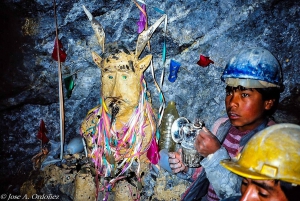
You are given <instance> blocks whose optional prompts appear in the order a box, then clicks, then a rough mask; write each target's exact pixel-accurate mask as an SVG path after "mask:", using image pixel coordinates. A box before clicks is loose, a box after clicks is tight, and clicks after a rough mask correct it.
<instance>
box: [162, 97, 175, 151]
mask: <svg viewBox="0 0 300 201" xmlns="http://www.w3.org/2000/svg"><path fill="white" fill-rule="evenodd" d="M178 118H179V115H178V111H177V109H176V103H175V102H174V101H170V102H169V103H168V105H167V107H166V109H165V111H164V114H163V117H162V121H161V125H160V128H159V131H160V139H159V142H158V145H159V150H162V149H167V150H168V151H171V152H172V151H175V148H176V143H175V142H174V141H173V139H172V135H171V128H172V124H173V122H174V121H175V120H176V119H178Z"/></svg>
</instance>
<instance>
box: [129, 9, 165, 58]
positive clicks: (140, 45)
mask: <svg viewBox="0 0 300 201" xmlns="http://www.w3.org/2000/svg"><path fill="white" fill-rule="evenodd" d="M166 16H167V15H166V14H164V15H163V16H162V17H161V18H160V19H158V20H157V21H156V22H155V23H154V24H153V25H152V26H151V27H150V28H149V29H148V30H145V31H143V32H142V33H141V34H140V35H139V37H138V40H137V43H136V49H135V55H136V57H139V56H140V54H141V53H142V51H143V50H144V48H145V46H146V44H147V42H148V41H149V40H150V38H151V36H152V34H153V33H154V31H155V30H156V28H157V27H158V26H159V25H160V23H161V22H162V21H163V20H164V19H165V18H166Z"/></svg>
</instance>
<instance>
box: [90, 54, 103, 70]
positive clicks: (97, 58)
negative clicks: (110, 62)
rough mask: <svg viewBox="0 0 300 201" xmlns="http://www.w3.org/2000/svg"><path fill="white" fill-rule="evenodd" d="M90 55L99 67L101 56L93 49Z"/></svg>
mask: <svg viewBox="0 0 300 201" xmlns="http://www.w3.org/2000/svg"><path fill="white" fill-rule="evenodd" d="M92 57H93V60H94V62H95V63H96V64H97V66H98V67H99V68H101V61H102V58H101V57H100V56H99V55H98V54H97V53H96V52H94V51H92Z"/></svg>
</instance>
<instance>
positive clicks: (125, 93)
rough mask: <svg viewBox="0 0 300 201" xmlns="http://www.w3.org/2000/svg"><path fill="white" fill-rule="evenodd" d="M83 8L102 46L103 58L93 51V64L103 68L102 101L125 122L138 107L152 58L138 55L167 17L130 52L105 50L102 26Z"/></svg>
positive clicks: (145, 32)
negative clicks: (143, 81)
mask: <svg viewBox="0 0 300 201" xmlns="http://www.w3.org/2000/svg"><path fill="white" fill-rule="evenodd" d="M83 9H84V11H85V13H86V15H87V16H88V18H89V20H90V21H91V24H92V28H93V30H94V31H95V35H96V37H97V40H98V43H99V44H100V46H101V47H102V54H101V56H99V55H98V54H97V53H96V52H94V51H93V52H92V57H93V60H94V62H95V63H96V64H97V66H98V67H99V68H100V69H101V75H102V78H101V82H102V90H101V95H102V99H103V100H104V102H105V104H106V106H107V108H108V110H109V113H110V114H112V117H118V118H119V119H120V120H121V121H122V118H123V119H124V120H125V119H126V118H128V116H130V115H131V114H132V112H133V110H134V109H135V108H136V106H137V105H138V102H139V97H140V96H139V94H140V91H141V78H142V76H143V72H144V71H145V70H146V69H147V68H148V66H149V64H150V62H151V59H152V55H147V56H145V57H143V58H141V59H139V56H140V54H141V53H142V51H143V50H144V48H145V46H146V44H147V42H148V41H149V39H150V38H151V36H152V34H153V33H154V31H155V30H156V28H157V27H158V26H159V25H160V24H161V22H162V21H163V20H164V18H165V17H166V16H165V15H163V16H162V17H161V18H160V19H159V20H158V21H157V22H156V23H154V24H153V25H152V26H151V27H150V28H149V29H148V30H146V31H143V32H142V33H141V34H140V35H139V37H138V40H137V45H136V50H135V52H131V51H129V50H128V49H127V48H125V47H122V46H115V47H114V46H111V48H110V49H106V47H105V33H104V30H103V27H102V26H101V24H100V23H99V22H98V21H97V20H96V19H95V18H94V17H93V16H92V14H91V13H90V12H89V11H88V10H87V9H86V8H85V6H83Z"/></svg>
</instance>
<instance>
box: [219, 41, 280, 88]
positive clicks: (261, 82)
mask: <svg viewBox="0 0 300 201" xmlns="http://www.w3.org/2000/svg"><path fill="white" fill-rule="evenodd" d="M221 79H222V81H224V82H225V83H226V84H227V85H229V86H232V87H237V86H239V85H241V86H243V87H246V88H269V87H277V88H281V89H282V88H283V85H282V84H283V83H282V73H281V68H280V65H279V63H278V61H277V60H276V58H275V57H274V56H273V55H272V54H271V53H270V52H269V51H268V50H266V49H264V48H260V47H255V48H248V49H244V50H242V51H241V52H239V53H238V54H237V55H235V56H234V57H232V58H231V59H230V61H229V62H228V63H227V65H226V67H225V69H224V71H223V75H222V77H221Z"/></svg>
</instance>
